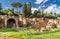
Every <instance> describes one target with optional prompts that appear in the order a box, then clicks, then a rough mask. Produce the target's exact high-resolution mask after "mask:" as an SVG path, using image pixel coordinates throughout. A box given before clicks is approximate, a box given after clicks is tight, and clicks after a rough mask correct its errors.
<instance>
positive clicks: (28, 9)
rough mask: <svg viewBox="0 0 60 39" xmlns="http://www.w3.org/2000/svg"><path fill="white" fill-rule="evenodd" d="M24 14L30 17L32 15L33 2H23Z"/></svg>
mask: <svg viewBox="0 0 60 39" xmlns="http://www.w3.org/2000/svg"><path fill="white" fill-rule="evenodd" d="M22 15H23V16H24V17H30V15H31V4H23V5H22Z"/></svg>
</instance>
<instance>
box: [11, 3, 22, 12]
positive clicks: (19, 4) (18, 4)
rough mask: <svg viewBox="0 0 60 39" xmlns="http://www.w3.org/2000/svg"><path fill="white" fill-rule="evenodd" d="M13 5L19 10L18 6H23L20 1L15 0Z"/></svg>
mask: <svg viewBox="0 0 60 39" xmlns="http://www.w3.org/2000/svg"><path fill="white" fill-rule="evenodd" d="M11 5H12V6H13V7H14V8H16V9H17V11H18V8H20V7H21V6H22V5H21V3H19V2H13V3H12V4H11Z"/></svg>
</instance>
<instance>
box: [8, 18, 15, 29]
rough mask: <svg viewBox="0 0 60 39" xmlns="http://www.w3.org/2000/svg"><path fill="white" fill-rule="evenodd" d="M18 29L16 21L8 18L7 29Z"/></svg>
mask: <svg viewBox="0 0 60 39" xmlns="http://www.w3.org/2000/svg"><path fill="white" fill-rule="evenodd" d="M12 27H16V19H15V18H8V19H7V28H12Z"/></svg>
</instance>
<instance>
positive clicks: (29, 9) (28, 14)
mask: <svg viewBox="0 0 60 39" xmlns="http://www.w3.org/2000/svg"><path fill="white" fill-rule="evenodd" d="M30 15H31V3H28V4H27V17H30Z"/></svg>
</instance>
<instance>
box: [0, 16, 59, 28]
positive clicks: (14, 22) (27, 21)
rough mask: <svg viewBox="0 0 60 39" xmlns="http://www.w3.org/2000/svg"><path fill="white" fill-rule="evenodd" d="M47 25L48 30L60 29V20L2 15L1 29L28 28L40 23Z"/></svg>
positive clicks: (0, 18)
mask: <svg viewBox="0 0 60 39" xmlns="http://www.w3.org/2000/svg"><path fill="white" fill-rule="evenodd" d="M41 22H43V23H45V24H46V26H45V27H47V28H50V27H53V28H54V27H57V28H59V27H60V18H58V19H48V18H25V17H23V16H21V15H19V17H15V16H6V15H0V27H1V26H3V27H6V28H11V27H26V26H33V25H36V24H38V23H41Z"/></svg>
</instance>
